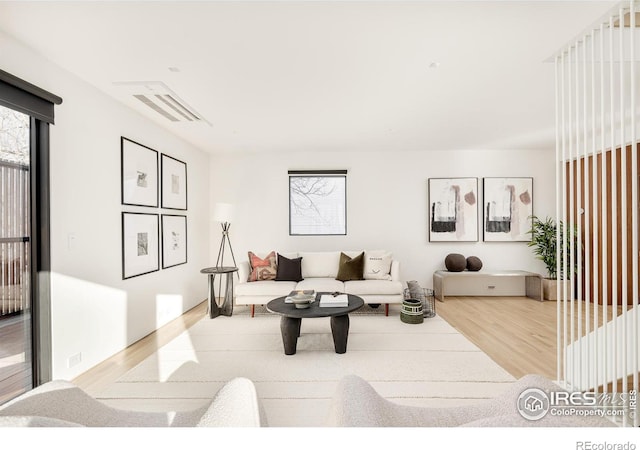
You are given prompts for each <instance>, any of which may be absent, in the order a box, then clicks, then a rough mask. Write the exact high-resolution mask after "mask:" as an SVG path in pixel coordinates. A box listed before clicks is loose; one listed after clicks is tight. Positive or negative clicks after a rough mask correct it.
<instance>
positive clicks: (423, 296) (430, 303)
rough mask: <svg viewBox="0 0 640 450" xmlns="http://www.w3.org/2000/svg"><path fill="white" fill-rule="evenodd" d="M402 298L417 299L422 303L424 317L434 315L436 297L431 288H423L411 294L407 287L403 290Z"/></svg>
mask: <svg viewBox="0 0 640 450" xmlns="http://www.w3.org/2000/svg"><path fill="white" fill-rule="evenodd" d="M404 298H405V300H406V299H410V298H412V299H415V300H419V301H420V302H421V303H422V313H423V316H424V318H425V319H428V318H430V317H434V316H435V315H436V297H435V295H434V292H433V289H427V288H423V289H422V290H421V291H420V292H418V293H417V294H416V293H414V294H413V295H412V294H411V293H410V292H409V289H405V290H404Z"/></svg>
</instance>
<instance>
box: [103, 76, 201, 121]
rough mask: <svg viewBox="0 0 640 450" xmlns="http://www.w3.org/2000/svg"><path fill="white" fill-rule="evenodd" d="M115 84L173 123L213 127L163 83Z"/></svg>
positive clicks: (125, 82) (134, 82) (132, 82)
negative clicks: (199, 123) (193, 123)
mask: <svg viewBox="0 0 640 450" xmlns="http://www.w3.org/2000/svg"><path fill="white" fill-rule="evenodd" d="M113 84H114V85H116V86H119V87H122V88H124V89H126V90H127V93H128V94H129V95H131V96H132V97H133V98H135V99H136V100H139V101H140V102H142V103H143V104H144V105H145V106H147V107H149V108H151V109H152V110H154V111H155V112H157V113H158V114H160V115H161V116H162V117H164V118H165V119H167V120H169V121H171V122H195V123H197V122H204V123H206V124H208V125H209V126H211V124H210V123H209V122H208V121H207V120H206V119H204V118H203V117H202V115H200V114H199V113H198V112H196V110H194V109H193V108H192V107H190V106H189V105H187V103H185V102H184V101H183V100H181V99H180V97H178V96H177V95H176V93H175V92H173V91H172V90H171V89H169V87H168V86H167V85H166V84H164V83H163V82H161V81H119V82H116V83H113Z"/></svg>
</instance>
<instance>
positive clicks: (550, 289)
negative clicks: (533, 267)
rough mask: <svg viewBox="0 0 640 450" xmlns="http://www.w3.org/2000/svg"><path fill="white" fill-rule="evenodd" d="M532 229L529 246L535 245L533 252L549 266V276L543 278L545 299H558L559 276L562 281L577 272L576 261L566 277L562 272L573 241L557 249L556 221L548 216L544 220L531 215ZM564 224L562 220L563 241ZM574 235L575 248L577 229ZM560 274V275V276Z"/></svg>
mask: <svg viewBox="0 0 640 450" xmlns="http://www.w3.org/2000/svg"><path fill="white" fill-rule="evenodd" d="M531 218H532V220H531V229H530V230H529V232H528V233H529V234H530V235H531V241H529V243H528V244H527V245H528V246H529V247H533V253H534V254H535V255H536V257H537V258H538V259H539V260H541V261H542V262H543V263H544V265H545V267H546V268H547V273H548V275H549V276H548V277H547V278H544V279H543V280H542V292H543V296H544V299H545V300H557V283H558V278H560V280H561V281H566V280H568V279H569V278H571V272H575V269H576V266H575V264H576V262H575V261H574V270H573V271H570V273H569V274H567V277H566V279H565V277H564V274H563V273H562V270H563V267H564V264H563V259H562V258H563V257H564V252H563V249H564V250H565V251H566V255H567V258H570V257H571V242H570V241H567V243H566V248H564V247H562V246H561V247H560V251H557V245H556V237H557V236H556V230H557V225H556V221H555V220H554V219H552V218H550V217H547V218H546V219H545V220H544V221H543V220H540V219H539V218H538V217H536V216H532V217H531ZM563 231H564V226H563V224H562V221H560V242H563ZM573 236H574V248H575V247H576V246H577V245H578V244H577V242H578V236H577V231H576V230H575V228H574V230H573ZM558 258H560V274H558V273H557V270H558V265H557V262H558ZM558 275H559V276H558Z"/></svg>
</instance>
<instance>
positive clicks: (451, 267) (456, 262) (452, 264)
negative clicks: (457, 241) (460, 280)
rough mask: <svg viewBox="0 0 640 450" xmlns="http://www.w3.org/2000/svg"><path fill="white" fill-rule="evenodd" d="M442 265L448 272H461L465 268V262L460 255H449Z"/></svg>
mask: <svg viewBox="0 0 640 450" xmlns="http://www.w3.org/2000/svg"><path fill="white" fill-rule="evenodd" d="M444 265H445V267H446V268H447V270H448V271H449V272H462V271H463V270H464V269H465V268H466V267H467V260H466V259H465V257H464V255H461V254H460V253H449V254H448V255H447V257H446V258H445V259H444Z"/></svg>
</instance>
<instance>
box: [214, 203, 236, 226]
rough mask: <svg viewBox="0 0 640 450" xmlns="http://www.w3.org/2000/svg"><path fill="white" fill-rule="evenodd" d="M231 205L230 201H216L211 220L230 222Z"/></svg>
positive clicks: (231, 217)
mask: <svg viewBox="0 0 640 450" xmlns="http://www.w3.org/2000/svg"><path fill="white" fill-rule="evenodd" d="M231 219H233V206H232V205H231V204H230V203H216V204H215V205H214V206H213V220H214V221H215V222H222V223H225V222H231Z"/></svg>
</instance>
